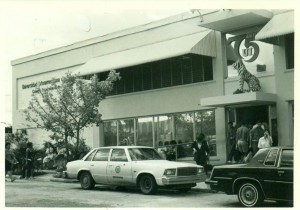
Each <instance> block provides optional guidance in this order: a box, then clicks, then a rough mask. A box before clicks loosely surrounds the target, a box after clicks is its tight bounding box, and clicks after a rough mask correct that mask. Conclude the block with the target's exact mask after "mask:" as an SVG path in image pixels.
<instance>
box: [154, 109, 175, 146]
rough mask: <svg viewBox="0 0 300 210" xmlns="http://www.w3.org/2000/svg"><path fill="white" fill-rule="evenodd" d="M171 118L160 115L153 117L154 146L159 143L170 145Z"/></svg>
mask: <svg viewBox="0 0 300 210" xmlns="http://www.w3.org/2000/svg"><path fill="white" fill-rule="evenodd" d="M171 123H172V121H171V116H170V115H169V116H168V115H161V116H155V117H154V126H155V145H156V146H158V143H159V142H160V141H161V142H162V144H163V145H164V144H165V142H168V143H170V141H171V138H172V135H171V134H172V132H171V129H172V128H171V125H172V124H171Z"/></svg>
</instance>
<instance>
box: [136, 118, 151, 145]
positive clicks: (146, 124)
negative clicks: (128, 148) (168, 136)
mask: <svg viewBox="0 0 300 210" xmlns="http://www.w3.org/2000/svg"><path fill="white" fill-rule="evenodd" d="M152 121H153V117H144V118H138V119H137V134H136V135H137V138H136V145H139V146H149V147H152V146H153V131H152Z"/></svg>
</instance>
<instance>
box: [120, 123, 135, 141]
mask: <svg viewBox="0 0 300 210" xmlns="http://www.w3.org/2000/svg"><path fill="white" fill-rule="evenodd" d="M118 123H119V141H120V144H127V145H133V144H134V119H125V120H118Z"/></svg>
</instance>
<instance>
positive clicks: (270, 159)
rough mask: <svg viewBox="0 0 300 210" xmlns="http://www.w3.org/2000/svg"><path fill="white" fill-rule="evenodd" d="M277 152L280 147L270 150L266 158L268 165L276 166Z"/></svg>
mask: <svg viewBox="0 0 300 210" xmlns="http://www.w3.org/2000/svg"><path fill="white" fill-rule="evenodd" d="M277 153H278V149H271V150H270V152H269V154H268V156H267V158H266V160H265V165H266V166H275V163H276V157H277Z"/></svg>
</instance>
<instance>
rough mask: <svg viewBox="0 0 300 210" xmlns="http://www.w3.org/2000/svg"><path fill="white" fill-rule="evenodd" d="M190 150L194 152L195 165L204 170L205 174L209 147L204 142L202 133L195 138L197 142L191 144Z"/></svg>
mask: <svg viewBox="0 0 300 210" xmlns="http://www.w3.org/2000/svg"><path fill="white" fill-rule="evenodd" d="M192 149H193V152H194V160H195V161H196V163H197V165H201V166H203V168H204V171H205V173H206V174H207V167H206V165H207V160H208V155H209V152H210V151H209V147H208V143H207V141H206V140H205V135H204V134H203V133H200V134H199V137H198V138H197V142H194V143H193V144H192Z"/></svg>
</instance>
